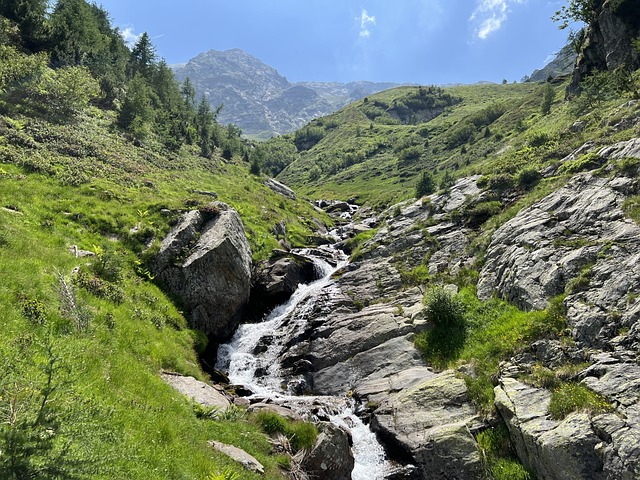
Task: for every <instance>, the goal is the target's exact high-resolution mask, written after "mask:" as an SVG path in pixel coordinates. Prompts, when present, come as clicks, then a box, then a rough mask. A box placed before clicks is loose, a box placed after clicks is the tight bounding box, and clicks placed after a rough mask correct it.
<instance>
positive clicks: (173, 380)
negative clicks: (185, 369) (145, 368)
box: [161, 373, 231, 410]
mask: <svg viewBox="0 0 640 480" xmlns="http://www.w3.org/2000/svg"><path fill="white" fill-rule="evenodd" d="M161 376H162V379H163V380H164V381H165V382H167V383H168V384H169V385H171V386H172V387H173V388H175V389H176V390H177V391H178V392H180V393H181V394H183V395H184V396H186V397H189V398H190V399H191V400H193V401H194V402H197V403H199V404H200V405H203V406H205V407H216V408H219V409H220V410H226V409H227V408H229V406H230V405H231V402H230V400H229V398H228V397H227V396H226V395H225V394H224V390H223V389H222V388H219V387H218V388H216V387H214V386H211V385H209V384H207V383H204V382H201V381H200V380H196V379H195V378H193V377H185V376H182V375H177V374H174V373H163V374H162V375H161Z"/></svg>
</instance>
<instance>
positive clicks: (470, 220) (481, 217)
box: [464, 200, 502, 227]
mask: <svg viewBox="0 0 640 480" xmlns="http://www.w3.org/2000/svg"><path fill="white" fill-rule="evenodd" d="M501 210H502V204H501V203H500V202H499V201H497V200H494V201H491V202H480V203H478V204H476V205H474V206H472V207H467V208H465V211H464V216H465V217H466V220H467V225H469V226H470V227H479V226H480V225H482V224H483V223H484V222H486V221H487V220H489V218H491V217H493V216H494V215H497V214H498V213H500V211H501Z"/></svg>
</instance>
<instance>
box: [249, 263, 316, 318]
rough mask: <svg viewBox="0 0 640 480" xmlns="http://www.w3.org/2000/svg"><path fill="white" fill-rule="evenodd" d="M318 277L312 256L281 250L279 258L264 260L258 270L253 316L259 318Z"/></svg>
mask: <svg viewBox="0 0 640 480" xmlns="http://www.w3.org/2000/svg"><path fill="white" fill-rule="evenodd" d="M317 278H318V272H317V271H316V268H315V266H314V263H313V261H312V260H310V259H309V258H308V257H304V256H302V255H297V254H294V253H287V252H279V251H278V252H277V255H276V256H275V258H272V259H271V260H267V261H264V262H262V263H260V264H259V265H257V266H256V268H255V270H254V274H253V280H252V283H253V287H252V288H251V300H250V311H249V317H250V319H252V320H259V319H260V318H262V316H263V315H264V314H265V313H267V312H268V311H269V310H271V309H272V308H273V307H275V306H276V305H280V304H281V303H284V302H286V301H287V300H288V299H289V297H291V295H292V294H293V292H295V291H296V289H297V288H298V285H299V284H303V283H309V282H312V281H313V280H316V279H317Z"/></svg>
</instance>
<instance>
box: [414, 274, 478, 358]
mask: <svg viewBox="0 0 640 480" xmlns="http://www.w3.org/2000/svg"><path fill="white" fill-rule="evenodd" d="M424 303H425V309H424V313H425V316H426V317H427V319H428V320H429V321H431V322H433V328H432V329H431V330H427V331H426V332H423V333H421V334H419V335H416V337H415V344H416V347H417V348H418V350H420V352H421V353H422V355H423V356H424V358H425V359H426V360H427V361H429V362H431V363H432V364H434V365H436V366H439V367H444V366H445V365H446V364H447V363H448V362H449V361H451V360H454V359H455V358H457V356H458V355H459V353H460V351H461V350H462V347H463V346H464V342H465V339H466V336H467V325H466V319H465V305H464V303H463V301H462V300H461V299H460V298H458V297H457V296H456V295H453V294H451V293H450V292H448V291H447V290H445V289H444V288H442V287H435V288H432V289H431V290H430V291H429V292H428V293H427V294H426V295H425V299H424Z"/></svg>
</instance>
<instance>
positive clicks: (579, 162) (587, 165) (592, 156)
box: [560, 152, 606, 173]
mask: <svg viewBox="0 0 640 480" xmlns="http://www.w3.org/2000/svg"><path fill="white" fill-rule="evenodd" d="M605 162H606V160H605V159H604V158H602V157H601V156H600V155H598V154H597V153H595V152H589V153H586V154H584V155H582V156H580V157H578V158H576V159H575V160H569V161H566V162H565V163H563V164H562V165H561V166H560V172H561V173H578V172H584V171H587V170H594V169H596V168H600V167H601V166H602V165H603V164H604V163H605Z"/></svg>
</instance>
